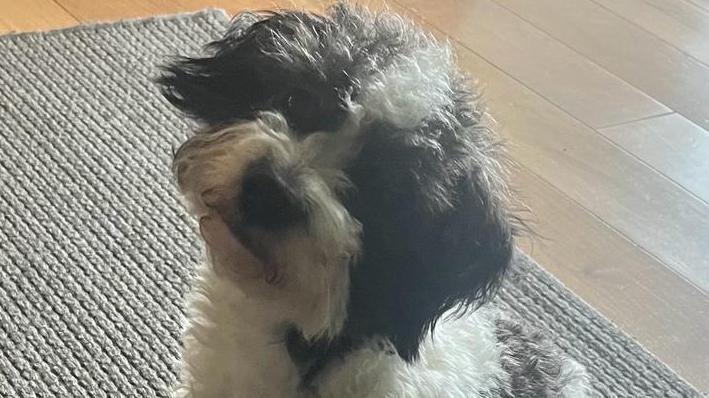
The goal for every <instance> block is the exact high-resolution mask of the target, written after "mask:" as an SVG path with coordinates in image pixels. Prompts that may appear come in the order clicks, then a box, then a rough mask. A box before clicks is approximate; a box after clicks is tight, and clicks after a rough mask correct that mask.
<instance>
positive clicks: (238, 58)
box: [156, 12, 271, 125]
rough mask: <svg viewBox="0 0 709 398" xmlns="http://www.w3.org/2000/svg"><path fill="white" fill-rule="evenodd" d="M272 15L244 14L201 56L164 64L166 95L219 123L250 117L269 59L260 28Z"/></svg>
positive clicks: (209, 121) (180, 106)
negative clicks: (262, 69) (261, 71)
mask: <svg viewBox="0 0 709 398" xmlns="http://www.w3.org/2000/svg"><path fill="white" fill-rule="evenodd" d="M270 18H271V15H270V14H254V13H248V12H245V13H242V14H239V15H237V16H236V17H235V18H234V20H233V21H232V23H231V25H230V27H229V29H228V31H227V32H226V34H225V35H224V37H223V38H222V39H220V40H218V41H215V42H212V43H210V44H209V45H208V46H207V47H206V48H205V52H206V53H207V56H205V57H199V58H188V57H179V58H176V59H174V60H173V61H172V62H169V63H168V64H167V65H164V66H163V67H162V74H161V76H160V77H158V78H157V79H156V83H157V84H158V86H159V87H160V90H161V92H162V94H163V96H164V97H165V98H166V99H167V100H168V101H170V103H172V104H173V105H174V106H176V107H177V108H178V109H180V110H181V111H183V112H185V113H186V114H188V115H189V116H191V117H193V118H194V119H196V120H198V121H200V122H203V123H206V124H210V125H218V124H222V123H226V122H228V121H230V120H234V119H240V118H246V117H248V116H249V115H250V114H251V113H252V111H253V109H252V108H253V106H254V105H255V104H258V103H259V102H261V101H262V100H263V96H264V95H265V94H264V90H263V89H264V87H263V82H261V81H260V77H259V74H258V68H260V67H261V65H260V64H261V63H263V54H262V53H261V48H260V46H261V41H263V40H264V36H265V34H266V29H263V27H260V25H262V24H266V23H267V22H268V20H269V19H270Z"/></svg>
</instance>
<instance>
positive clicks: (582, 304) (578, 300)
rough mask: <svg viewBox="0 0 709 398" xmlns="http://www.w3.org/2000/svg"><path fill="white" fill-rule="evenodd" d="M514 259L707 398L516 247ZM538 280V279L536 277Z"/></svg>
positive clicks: (708, 393) (617, 336) (706, 395)
mask: <svg viewBox="0 0 709 398" xmlns="http://www.w3.org/2000/svg"><path fill="white" fill-rule="evenodd" d="M515 257H521V258H522V261H525V262H528V263H529V264H530V265H532V266H534V267H535V268H536V271H537V272H538V273H539V274H541V275H542V276H543V277H544V278H546V279H547V280H548V281H550V282H552V283H554V284H556V285H557V286H558V287H559V288H561V289H560V290H562V291H563V292H564V293H566V294H568V295H569V296H571V297H570V298H571V299H572V300H575V301H576V303H575V304H576V306H577V307H582V308H583V309H584V310H585V311H584V312H586V313H587V314H589V315H592V316H593V317H594V318H596V321H599V322H602V323H606V325H604V326H606V327H609V328H611V329H612V330H613V332H614V333H613V334H615V335H616V338H621V339H624V340H627V341H629V342H631V343H633V344H634V345H636V346H637V347H639V348H640V349H641V350H642V351H643V353H644V354H646V355H648V356H649V357H650V358H651V359H653V360H655V361H656V362H657V363H659V364H662V365H663V366H664V367H665V369H667V370H668V371H669V372H670V373H671V374H672V376H673V377H675V378H676V379H677V380H678V381H680V382H682V383H684V384H685V385H687V386H688V387H689V388H690V389H692V390H693V391H692V392H693V393H695V394H696V395H697V396H698V397H709V392H704V391H703V390H701V389H700V388H698V387H697V386H695V385H694V384H693V383H691V382H690V381H688V380H687V379H686V378H685V377H684V376H682V375H681V374H679V372H677V371H676V370H675V369H674V368H673V367H671V366H670V365H668V364H667V363H666V362H665V361H664V360H662V359H661V358H659V357H658V356H657V355H655V354H654V353H653V352H652V351H650V349H648V348H647V347H646V346H645V345H644V344H643V343H641V342H640V341H639V340H638V339H636V338H635V337H633V336H632V335H630V334H629V333H628V332H626V331H625V330H623V329H622V328H621V327H620V326H618V324H616V323H615V322H614V321H613V320H612V319H610V318H609V317H607V316H606V315H605V314H603V313H601V312H600V311H599V310H598V309H597V308H596V307H594V306H593V305H591V304H590V303H589V302H587V301H586V300H585V299H584V298H583V297H581V296H579V295H578V294H577V293H576V292H574V291H573V290H572V289H570V288H569V287H568V286H566V284H564V283H563V282H562V281H561V280H560V279H559V278H558V277H557V276H556V275H554V274H552V273H551V272H549V271H548V270H547V269H546V268H544V266H543V265H541V263H540V262H539V261H537V260H535V259H534V257H532V256H531V255H530V254H528V253H527V252H525V251H524V250H522V249H521V248H519V247H517V248H516V250H515ZM537 278H538V277H537Z"/></svg>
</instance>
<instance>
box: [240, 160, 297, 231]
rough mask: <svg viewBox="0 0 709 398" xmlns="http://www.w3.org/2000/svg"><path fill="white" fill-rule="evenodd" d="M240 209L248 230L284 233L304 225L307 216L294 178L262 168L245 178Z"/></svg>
mask: <svg viewBox="0 0 709 398" xmlns="http://www.w3.org/2000/svg"><path fill="white" fill-rule="evenodd" d="M238 205H239V208H240V209H239V210H240V213H241V221H242V224H243V226H244V227H247V228H249V227H251V228H253V227H258V228H262V229H266V230H279V229H284V228H287V227H290V226H293V225H295V224H297V223H300V222H302V221H303V220H304V219H305V217H306V213H307V212H306V207H305V202H304V200H303V198H302V195H299V193H298V191H297V187H295V186H294V182H293V181H292V178H288V176H286V175H284V173H279V172H277V171H274V170H272V169H270V168H268V167H264V166H263V165H261V164H257V165H255V166H254V167H252V168H251V169H250V170H248V171H247V173H246V175H245V176H244V179H243V180H242V187H241V194H240V195H239V203H238Z"/></svg>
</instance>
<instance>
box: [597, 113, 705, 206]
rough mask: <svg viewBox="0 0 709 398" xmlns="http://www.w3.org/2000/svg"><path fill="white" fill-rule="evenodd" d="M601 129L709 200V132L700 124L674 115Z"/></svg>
mask: <svg viewBox="0 0 709 398" xmlns="http://www.w3.org/2000/svg"><path fill="white" fill-rule="evenodd" d="M600 132H601V133H602V134H603V135H605V136H606V137H608V138H609V139H610V140H611V141H613V142H615V143H616V144H618V145H619V146H621V147H623V149H625V150H627V151H628V152H630V153H632V154H634V155H635V156H637V157H638V158H640V159H642V160H643V161H644V162H646V163H648V164H649V165H650V166H652V167H654V168H655V169H657V170H658V171H660V172H661V173H662V174H664V175H666V176H668V177H669V178H670V179H672V180H673V181H675V182H676V183H678V184H679V185H681V186H683V187H684V188H686V189H687V190H689V191H690V192H692V193H693V194H695V195H697V196H698V197H699V198H701V199H702V200H704V201H705V202H707V203H709V133H707V132H706V131H705V130H704V129H702V128H701V127H699V126H697V125H696V124H694V123H692V122H690V121H689V120H687V119H685V118H684V117H682V116H681V115H677V114H672V115H666V116H661V117H656V118H652V119H646V120H640V121H637V122H633V123H627V124H622V125H619V126H615V127H611V128H607V129H603V130H600Z"/></svg>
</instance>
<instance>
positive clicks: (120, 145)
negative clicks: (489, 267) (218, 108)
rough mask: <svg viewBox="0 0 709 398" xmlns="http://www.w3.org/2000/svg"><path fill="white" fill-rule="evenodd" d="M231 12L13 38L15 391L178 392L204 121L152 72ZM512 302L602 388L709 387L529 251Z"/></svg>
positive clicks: (2, 363) (8, 261)
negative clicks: (192, 164) (171, 98)
mask: <svg viewBox="0 0 709 398" xmlns="http://www.w3.org/2000/svg"><path fill="white" fill-rule="evenodd" d="M226 21H227V18H226V16H225V15H224V14H222V13H220V12H218V11H205V12H201V13H197V14H193V15H183V16H175V17H168V18H160V19H151V20H143V21H133V22H125V23H118V24H110V25H98V26H86V27H80V28H76V29H70V30H64V31H57V32H51V33H45V34H42V33H39V34H36V33H30V34H19V35H14V36H5V37H2V38H0V396H2V397H154V396H159V397H165V396H167V391H168V390H167V386H168V385H170V384H171V383H172V382H173V381H174V380H175V369H176V367H175V359H176V358H177V356H178V352H179V337H180V322H181V321H180V319H181V316H182V313H183V310H184V308H183V304H182V299H183V295H184V294H185V292H186V291H187V290H188V283H189V279H190V276H191V270H192V269H193V268H194V266H195V264H196V263H197V262H198V261H199V260H200V256H201V254H200V248H199V246H198V242H197V239H196V236H195V233H194V225H193V224H192V223H191V221H190V220H189V219H188V217H187V215H186V214H185V211H184V209H183V208H182V206H181V205H180V203H179V202H178V199H177V197H176V195H175V189H174V187H173V185H172V183H171V179H170V167H169V164H170V161H171V154H172V150H173V148H174V147H175V146H176V145H178V144H179V143H180V142H181V141H182V140H184V139H185V137H186V134H187V133H188V131H189V129H190V126H188V125H187V124H186V123H185V122H184V121H182V119H181V118H179V117H177V115H176V114H175V113H174V112H173V111H172V110H170V108H169V107H168V106H167V105H166V104H165V102H164V101H163V100H162V99H161V98H160V97H159V96H158V95H157V93H156V91H155V89H154V88H153V86H152V85H151V84H150V82H149V80H148V77H149V76H152V75H154V73H155V72H156V71H155V65H156V64H157V63H159V62H160V61H161V60H162V59H164V58H163V57H164V56H165V55H167V54H174V53H184V52H186V51H188V52H189V51H195V50H196V48H197V47H198V46H199V45H200V44H202V43H205V42H206V41H207V40H209V39H210V38H214V37H215V36H216V35H217V34H219V33H220V32H221V31H222V30H223V29H224V26H225V24H226ZM500 301H501V302H502V304H503V305H504V306H506V307H507V308H508V310H509V311H510V312H512V313H515V314H517V316H519V317H521V318H523V319H525V320H526V321H528V322H529V323H531V324H532V325H537V326H538V327H541V328H546V329H548V330H549V333H551V335H552V336H553V337H554V339H555V341H556V343H557V344H558V345H559V347H561V348H562V349H563V350H564V351H566V352H567V353H569V354H570V355H572V356H573V357H575V358H576V359H577V360H578V361H579V362H581V363H583V364H584V365H585V366H587V367H588V369H589V371H590V373H591V377H592V383H593V386H594V388H595V390H596V392H597V395H598V396H609V397H610V396H613V397H616V396H622V397H645V396H652V397H660V396H662V397H694V396H699V393H697V392H696V391H695V390H693V389H692V388H691V387H690V386H689V385H687V384H686V383H685V382H683V381H682V380H680V379H679V378H678V377H677V376H676V375H675V374H674V373H673V372H672V371H670V370H669V369H668V368H666V367H665V366H664V365H663V364H662V363H660V362H658V361H657V360H655V359H654V358H653V357H652V356H651V355H649V354H648V353H647V352H646V351H644V350H643V349H642V348H641V347H640V346H638V345H637V344H636V343H634V342H633V341H632V340H631V339H629V338H628V337H626V336H625V335H624V334H622V333H621V332H620V331H618V330H617V329H616V328H615V327H613V326H612V325H611V324H610V323H609V322H608V321H607V320H605V319H604V318H602V317H601V316H599V315H598V314H597V313H596V312H594V311H593V310H592V309H590V308H588V307H587V306H586V305H584V304H583V303H581V302H580V301H579V300H578V299H577V298H576V297H575V296H574V295H573V294H572V293H570V292H569V291H567V290H566V289H565V288H564V287H563V286H561V285H560V284H559V283H558V282H556V281H555V280H554V279H553V278H552V277H550V276H549V275H548V274H547V273H545V272H544V271H542V270H541V269H540V268H539V266H537V265H536V264H534V263H533V262H532V261H531V260H529V259H528V258H526V257H524V256H523V255H519V256H518V258H517V263H516V267H515V269H514V271H513V273H512V278H511V279H510V281H509V283H508V284H507V285H506V287H505V289H504V290H503V292H502V294H501V296H500Z"/></svg>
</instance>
